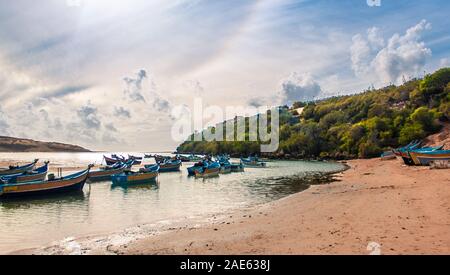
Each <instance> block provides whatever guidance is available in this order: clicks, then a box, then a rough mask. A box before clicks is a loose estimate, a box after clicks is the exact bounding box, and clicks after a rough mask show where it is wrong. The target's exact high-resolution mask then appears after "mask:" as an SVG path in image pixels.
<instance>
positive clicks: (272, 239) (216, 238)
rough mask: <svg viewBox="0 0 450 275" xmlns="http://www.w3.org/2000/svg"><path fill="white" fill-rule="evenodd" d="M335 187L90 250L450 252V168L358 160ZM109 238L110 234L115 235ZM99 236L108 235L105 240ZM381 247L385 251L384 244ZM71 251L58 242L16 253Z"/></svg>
mask: <svg viewBox="0 0 450 275" xmlns="http://www.w3.org/2000/svg"><path fill="white" fill-rule="evenodd" d="M348 164H349V165H350V167H351V168H350V169H349V170H347V171H346V172H343V173H341V174H338V175H337V178H338V179H339V180H340V181H338V182H334V183H332V184H327V185H319V186H313V187H311V188H310V189H309V190H307V191H305V192H302V193H298V194H295V195H292V196H289V197H287V198H284V199H281V200H278V201H274V202H272V203H269V204H265V205H261V206H258V207H254V208H251V209H248V210H242V211H237V212H234V213H230V214H229V215H227V216H226V217H221V218H217V217H211V218H210V219H209V222H208V223H205V224H202V225H200V226H198V225H196V226H193V225H192V224H191V225H189V224H186V225H184V226H181V225H180V226H179V227H176V228H171V229H170V230H166V231H165V232H163V233H159V234H148V236H142V231H140V234H141V236H140V237H139V238H133V233H131V235H130V233H128V236H129V237H130V236H131V237H130V238H129V240H128V241H125V242H121V243H119V244H114V243H113V242H108V241H107V240H108V238H103V239H97V241H95V239H92V238H91V239H89V238H87V239H84V240H79V241H78V242H77V245H78V244H79V245H81V247H83V244H86V243H91V244H92V243H93V242H99V243H101V246H98V247H97V248H96V249H92V248H90V249H89V252H88V253H87V254H89V253H90V254H211V255H215V254H261V255H265V254H294V255H297V254H363V255H367V254H370V253H371V252H374V253H381V254H449V253H450V173H449V170H430V169H429V168H427V167H407V166H404V165H402V164H401V162H400V160H392V161H380V160H379V159H372V160H353V161H350V162H348ZM109 239H113V238H111V236H110V237H109ZM99 240H103V242H100V241H99ZM378 248H379V249H378ZM18 253H20V254H22V253H25V254H46V253H50V254H65V253H67V251H66V250H64V249H63V248H61V247H60V246H50V247H46V248H42V249H38V250H28V251H21V252H18Z"/></svg>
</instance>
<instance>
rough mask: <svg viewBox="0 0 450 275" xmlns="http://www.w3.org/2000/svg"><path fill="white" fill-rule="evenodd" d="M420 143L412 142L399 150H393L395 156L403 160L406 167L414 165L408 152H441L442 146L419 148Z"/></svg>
mask: <svg viewBox="0 0 450 275" xmlns="http://www.w3.org/2000/svg"><path fill="white" fill-rule="evenodd" d="M420 145H421V142H412V143H410V144H409V145H407V146H405V147H402V148H399V149H397V150H393V152H394V154H395V155H396V156H399V157H401V158H402V159H403V162H404V163H405V164H406V165H414V161H413V160H412V158H411V156H410V154H409V152H411V151H417V152H428V151H436V150H441V149H442V148H444V146H437V147H420Z"/></svg>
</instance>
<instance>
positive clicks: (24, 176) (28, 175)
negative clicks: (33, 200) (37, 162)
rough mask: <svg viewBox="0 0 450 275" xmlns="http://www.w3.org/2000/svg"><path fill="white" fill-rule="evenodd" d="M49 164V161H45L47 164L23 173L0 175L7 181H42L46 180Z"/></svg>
mask: <svg viewBox="0 0 450 275" xmlns="http://www.w3.org/2000/svg"><path fill="white" fill-rule="evenodd" d="M48 164H49V162H48V161H47V162H45V164H44V165H43V166H41V167H39V168H37V169H35V170H32V171H26V172H24V173H21V174H15V175H8V176H3V177H0V179H1V180H3V181H4V182H7V183H21V182H28V181H41V180H45V177H46V176H47V173H48Z"/></svg>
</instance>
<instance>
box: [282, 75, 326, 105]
mask: <svg viewBox="0 0 450 275" xmlns="http://www.w3.org/2000/svg"><path fill="white" fill-rule="evenodd" d="M280 85H281V90H280V91H279V94H278V96H279V98H280V100H281V103H282V104H288V105H291V104H292V103H294V102H296V101H311V100H313V99H314V98H316V97H317V96H319V95H320V93H321V92H322V88H321V87H320V85H319V84H318V83H317V82H316V81H315V80H314V78H313V76H312V75H311V74H309V73H304V74H299V73H296V72H294V73H292V74H291V75H290V76H289V77H288V78H286V79H284V80H282V82H281V84H280Z"/></svg>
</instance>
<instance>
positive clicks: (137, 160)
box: [128, 155, 142, 165]
mask: <svg viewBox="0 0 450 275" xmlns="http://www.w3.org/2000/svg"><path fill="white" fill-rule="evenodd" d="M130 159H132V160H134V164H133V165H141V164H142V157H136V156H131V155H128V160H130Z"/></svg>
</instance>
